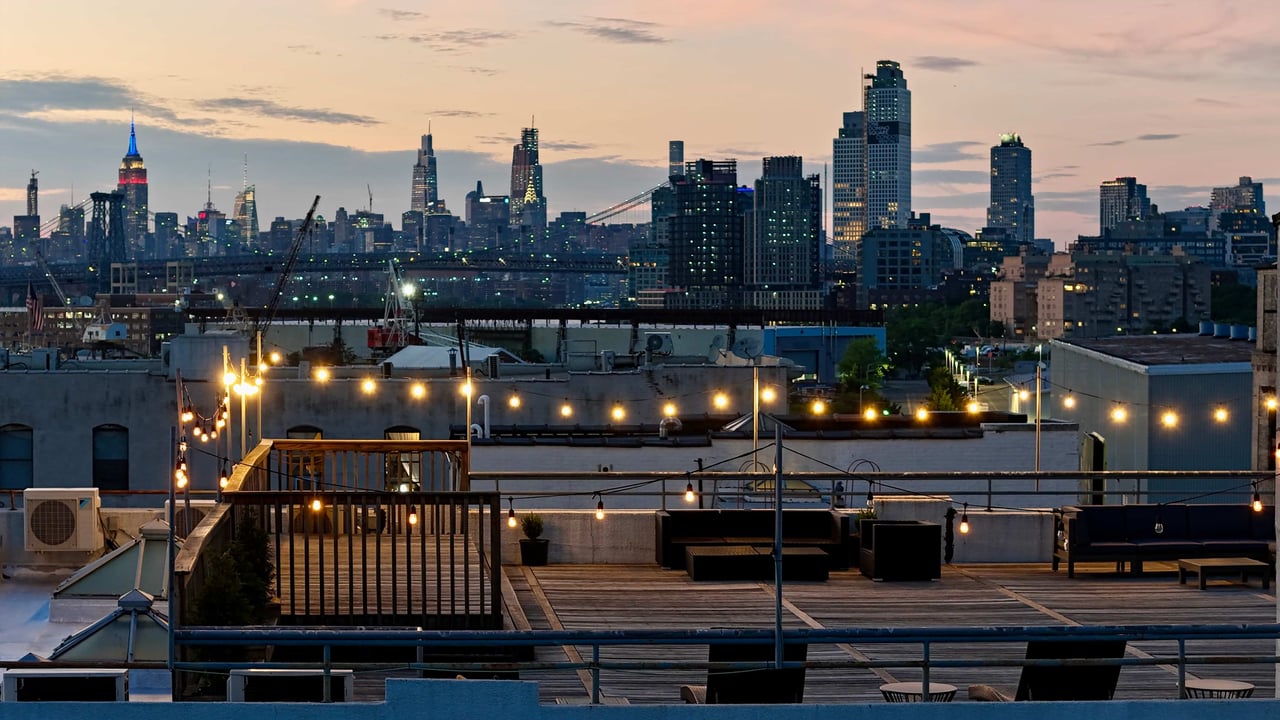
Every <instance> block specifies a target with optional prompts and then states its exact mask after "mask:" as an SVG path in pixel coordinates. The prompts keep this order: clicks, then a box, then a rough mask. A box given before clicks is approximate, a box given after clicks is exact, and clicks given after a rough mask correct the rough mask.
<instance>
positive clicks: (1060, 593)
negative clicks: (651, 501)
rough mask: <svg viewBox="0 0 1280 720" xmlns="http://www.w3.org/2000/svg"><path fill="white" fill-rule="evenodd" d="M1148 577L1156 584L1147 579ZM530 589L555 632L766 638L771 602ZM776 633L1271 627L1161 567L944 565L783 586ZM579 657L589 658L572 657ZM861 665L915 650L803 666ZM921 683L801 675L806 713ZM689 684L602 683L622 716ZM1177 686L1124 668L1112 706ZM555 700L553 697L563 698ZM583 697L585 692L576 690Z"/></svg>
mask: <svg viewBox="0 0 1280 720" xmlns="http://www.w3.org/2000/svg"><path fill="white" fill-rule="evenodd" d="M1153 570H1154V572H1152V571H1153ZM534 574H535V576H536V579H537V582H538V584H539V585H540V586H541V588H542V590H543V592H544V593H545V596H546V597H547V599H548V600H549V601H550V603H551V605H552V606H553V608H554V613H555V615H556V617H557V618H558V619H559V620H560V622H562V623H563V625H564V627H565V628H567V629H574V630H586V629H626V628H653V627H668V628H711V627H772V624H773V608H774V605H773V602H774V601H773V595H772V586H771V585H768V584H757V583H741V582H710V583H694V582H692V580H690V579H689V578H688V576H687V575H686V574H685V573H683V572H679V571H670V570H662V569H659V568H657V567H654V566H590V565H558V566H549V567H546V568H539V569H537V570H536V571H535V573H534ZM784 599H785V601H786V604H787V609H786V616H785V618H784V625H785V626H786V627H802V626H805V625H808V626H811V627H828V628H840V627H928V626H966V627H985V626H997V625H1000V626H1037V625H1064V624H1102V625H1112V624H1117V625H1118V624H1138V625H1158V624H1175V623H1176V624H1195V623H1205V624H1209V623H1212V624H1217V623H1246V622H1250V623H1269V622H1273V621H1274V613H1275V610H1274V608H1275V596H1274V595H1271V594H1269V593H1265V592H1262V591H1259V590H1257V589H1256V587H1246V586H1242V585H1239V584H1231V583H1218V584H1216V585H1215V584H1211V585H1210V590H1209V591H1207V592H1200V591H1199V590H1197V589H1195V587H1194V586H1193V585H1179V584H1178V583H1177V580H1176V574H1168V573H1167V572H1162V568H1161V567H1160V566H1158V565H1157V566H1154V567H1152V568H1149V569H1148V573H1147V574H1145V575H1143V576H1141V577H1131V576H1127V575H1117V574H1114V573H1109V572H1093V571H1092V568H1086V569H1085V572H1084V573H1082V574H1080V575H1079V576H1078V577H1077V578H1075V579H1068V578H1067V577H1066V574H1065V573H1064V572H1059V573H1053V572H1051V571H1050V569H1049V566H1048V565H1047V564H1044V565H990V566H954V567H953V566H949V567H947V568H945V569H944V571H943V577H942V579H941V580H939V581H935V582H924V583H875V582H871V581H869V580H867V579H866V578H864V577H862V576H861V575H860V574H858V573H856V572H854V571H843V572H835V573H832V576H831V580H830V582H827V583H789V584H787V585H785V586H784ZM1188 650H1189V652H1192V653H1196V654H1222V655H1231V654H1240V653H1250V654H1269V653H1270V652H1271V644H1270V643H1268V642H1267V641H1248V642H1243V643H1226V642H1222V641H1197V642H1194V643H1190V644H1189V648H1188ZM579 651H580V652H581V653H582V654H583V655H584V656H587V657H589V655H590V649H589V648H579ZM1024 653H1025V644H1023V643H1000V644H994V643H993V644H983V645H982V646H981V647H980V648H973V647H958V646H955V645H935V646H933V647H932V649H931V655H932V657H933V658H934V659H942V658H951V657H954V658H961V657H970V658H971V657H974V656H975V655H977V656H980V657H984V658H991V659H997V658H999V659H1010V660H1017V659H1021V658H1022V657H1023V656H1024ZM1147 653H1155V654H1159V655H1161V656H1168V655H1172V654H1176V643H1173V642H1165V643H1153V642H1139V643H1132V644H1131V645H1130V656H1131V657H1142V656H1144V655H1145V654H1147ZM601 655H602V659H605V660H611V659H629V660H644V659H651V660H657V659H662V660H691V661H701V660H705V659H706V649H705V648H704V647H693V646H683V647H676V646H666V647H658V646H633V647H626V648H606V649H603V650H602V651H601ZM857 655H865V656H866V657H870V658H873V659H878V660H918V659H919V658H920V657H921V647H920V646H919V645H918V644H912V645H903V644H895V645H888V644H857V645H855V646H854V647H852V648H849V650H848V651H846V650H842V649H840V648H838V647H835V646H815V647H811V648H810V655H809V657H810V659H811V660H825V659H837V658H847V657H851V656H857ZM1188 671H1189V672H1191V673H1193V674H1194V673H1195V672H1196V671H1201V672H1203V674H1204V675H1205V676H1208V677H1230V678H1233V679H1240V680H1245V681H1247V682H1252V683H1254V684H1255V685H1257V687H1258V691H1257V692H1256V693H1255V696H1257V697H1271V696H1273V695H1274V686H1275V682H1274V668H1273V666H1271V665H1265V664H1259V665H1231V666H1221V665H1219V666H1211V667H1195V666H1189V669H1188ZM1019 673H1020V670H1019V669H1018V668H1016V667H1010V668H936V669H934V671H933V673H932V675H931V677H932V679H933V680H936V681H938V682H947V683H950V684H953V685H956V686H958V687H960V688H961V693H960V694H961V695H963V694H964V690H963V689H964V688H965V687H966V686H967V685H969V684H971V683H978V682H984V683H989V684H993V685H997V686H1000V687H1004V688H1008V689H1009V690H1012V689H1013V688H1014V687H1015V686H1016V685H1017V679H1018V674H1019ZM919 677H920V673H919V670H916V669H909V668H891V669H888V670H882V671H880V672H879V673H877V672H873V671H871V670H856V669H851V668H850V669H826V668H821V669H811V670H810V671H809V673H808V674H807V677H806V690H805V699H806V701H811V702H821V701H824V700H829V701H833V702H851V701H855V702H858V701H861V702H875V701H879V700H880V693H879V686H880V685H881V684H883V683H884V682H887V681H889V680H918V679H919ZM700 682H701V679H699V678H690V677H688V673H687V672H676V671H646V672H622V671H607V670H606V671H604V672H602V675H601V687H602V690H603V692H605V693H607V694H609V695H614V696H622V697H626V698H628V699H629V700H630V701H631V702H632V703H669V702H675V701H676V700H675V698H678V688H679V686H680V685H682V684H690V683H700ZM1176 688H1177V675H1176V672H1175V670H1174V669H1173V666H1129V667H1125V668H1124V669H1122V671H1121V673H1120V682H1119V684H1118V687H1117V691H1116V696H1117V697H1118V698H1172V697H1175V696H1176ZM562 691H563V690H558V692H562ZM584 691H585V690H584Z"/></svg>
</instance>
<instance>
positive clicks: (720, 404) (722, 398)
mask: <svg viewBox="0 0 1280 720" xmlns="http://www.w3.org/2000/svg"><path fill="white" fill-rule="evenodd" d="M711 404H712V405H713V406H715V409H717V410H724V409H725V408H727V407H729V396H728V395H725V394H724V393H722V392H718V393H716V394H715V397H713V398H711Z"/></svg>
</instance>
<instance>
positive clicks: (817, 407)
mask: <svg viewBox="0 0 1280 720" xmlns="http://www.w3.org/2000/svg"><path fill="white" fill-rule="evenodd" d="M809 409H810V410H811V411H812V412H813V414H814V415H821V414H822V413H824V412H826V411H827V404H826V403H824V402H822V401H821V400H814V401H813V405H811V406H810V407H809Z"/></svg>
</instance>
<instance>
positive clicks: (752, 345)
mask: <svg viewBox="0 0 1280 720" xmlns="http://www.w3.org/2000/svg"><path fill="white" fill-rule="evenodd" d="M733 354H734V355H737V356H738V357H740V358H746V359H747V360H754V359H756V358H758V357H760V355H761V347H760V338H758V337H754V336H751V335H748V336H747V337H744V338H740V339H739V340H737V341H736V342H734V343H733Z"/></svg>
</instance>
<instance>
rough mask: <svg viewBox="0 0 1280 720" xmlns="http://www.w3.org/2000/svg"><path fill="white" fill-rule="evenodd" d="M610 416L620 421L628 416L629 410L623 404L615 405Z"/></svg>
mask: <svg viewBox="0 0 1280 720" xmlns="http://www.w3.org/2000/svg"><path fill="white" fill-rule="evenodd" d="M609 417H611V418H613V419H614V420H619V421H620V420H623V419H625V418H626V417H627V411H626V410H624V409H623V408H622V406H621V405H614V406H613V409H612V410H610V411H609Z"/></svg>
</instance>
